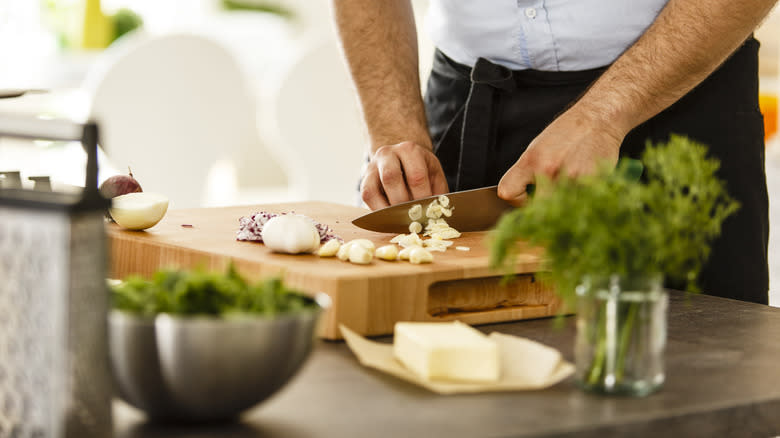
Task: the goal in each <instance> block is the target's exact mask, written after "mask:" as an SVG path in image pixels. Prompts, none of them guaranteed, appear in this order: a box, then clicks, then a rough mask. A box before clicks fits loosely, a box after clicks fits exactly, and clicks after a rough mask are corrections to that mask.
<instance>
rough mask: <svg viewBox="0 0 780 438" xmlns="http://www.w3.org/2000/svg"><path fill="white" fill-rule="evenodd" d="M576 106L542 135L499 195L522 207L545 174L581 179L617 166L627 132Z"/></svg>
mask: <svg viewBox="0 0 780 438" xmlns="http://www.w3.org/2000/svg"><path fill="white" fill-rule="evenodd" d="M576 108H577V107H576V106H575V107H573V108H571V109H570V110H568V111H566V112H565V113H563V114H562V115H561V116H560V117H558V118H557V119H556V120H554V121H553V122H552V123H551V124H550V125H549V126H548V127H547V128H546V129H545V130H544V131H542V133H541V134H539V135H538V136H537V137H536V138H535V139H534V140H533V141H532V142H531V144H530V145H528V149H526V151H525V152H524V153H523V155H521V156H520V158H519V159H518V160H517V162H516V163H515V164H514V165H512V167H511V168H509V170H508V171H507V172H506V173H505V174H504V176H503V177H502V178H501V181H500V182H499V183H498V196H499V197H500V198H502V199H504V200H507V201H509V202H510V203H511V204H513V205H522V204H524V203H525V202H526V200H527V198H528V194H527V193H526V187H527V186H528V185H529V184H535V182H536V177H537V176H540V175H544V176H546V177H547V178H550V179H553V180H554V179H555V178H557V177H558V176H560V175H567V176H569V177H577V176H581V175H587V174H590V173H593V172H594V171H595V170H596V168H597V166H598V165H599V163H602V162H607V163H610V164H615V163H617V160H618V152H619V150H620V145H621V143H622V142H623V137H624V136H625V133H623V132H622V131H620V130H619V129H616V127H614V126H608V124H606V123H602V122H599V121H598V120H597V118H594V117H590V116H589V115H588V114H586V113H583V112H582V111H580V110H578V109H576Z"/></svg>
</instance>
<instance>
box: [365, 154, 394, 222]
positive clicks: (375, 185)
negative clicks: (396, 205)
mask: <svg viewBox="0 0 780 438" xmlns="http://www.w3.org/2000/svg"><path fill="white" fill-rule="evenodd" d="M360 197H361V198H362V199H363V202H365V203H366V205H368V208H370V209H371V210H377V209H380V208H385V207H387V206H389V205H390V203H389V202H388V200H387V197H386V196H385V193H384V191H383V190H382V183H381V181H380V180H379V171H378V170H377V168H376V163H373V162H371V163H369V164H368V168H367V169H366V172H365V173H364V174H363V182H362V183H361V184H360Z"/></svg>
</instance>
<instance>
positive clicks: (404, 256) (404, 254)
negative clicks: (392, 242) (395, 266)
mask: <svg viewBox="0 0 780 438" xmlns="http://www.w3.org/2000/svg"><path fill="white" fill-rule="evenodd" d="M415 248H420V247H419V246H407V247H406V248H404V249H402V250H401V251H400V252H399V253H398V259H399V260H409V256H410V255H411V254H412V250H413V249H415Z"/></svg>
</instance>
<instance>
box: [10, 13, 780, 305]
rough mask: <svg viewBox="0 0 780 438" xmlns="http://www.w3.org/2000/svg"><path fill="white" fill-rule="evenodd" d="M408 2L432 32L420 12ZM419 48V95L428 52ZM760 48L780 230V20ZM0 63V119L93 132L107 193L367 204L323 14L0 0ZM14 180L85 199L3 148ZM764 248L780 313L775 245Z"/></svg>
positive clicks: (49, 158)
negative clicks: (122, 188) (136, 188)
mask: <svg viewBox="0 0 780 438" xmlns="http://www.w3.org/2000/svg"><path fill="white" fill-rule="evenodd" d="M413 3H414V6H415V14H416V16H417V20H418V23H419V24H421V25H423V26H424V25H425V23H424V21H425V11H426V8H427V1H426V0H414V1H413ZM418 35H419V42H420V48H421V49H420V70H421V80H422V83H421V86H424V82H425V79H426V78H427V75H428V69H429V67H430V62H431V55H432V51H433V47H432V45H431V43H430V41H429V40H428V38H427V36H426V34H425V32H424V31H422V32H419V33H418ZM756 35H757V38H758V39H759V40H760V41H761V43H762V49H761V60H760V62H761V65H760V70H761V83H760V85H761V107H762V112H763V113H764V117H765V118H764V121H765V127H766V138H767V177H768V183H769V190H770V202H771V204H770V208H771V217H770V221H771V222H772V224H773V225H774V224H780V202H776V200H777V199H778V197H780V146H778V145H777V143H778V142H780V139H779V138H778V137H779V136H778V135H777V134H776V131H777V124H778V111H777V105H778V104H777V99H778V98H777V95H778V91H780V81H779V80H778V70H780V14H778V12H777V11H775V12H773V14H772V15H770V17H769V18H768V19H767V20H766V21H765V23H764V24H763V25H762V26H761V27H760V28H759V29H758V30H757V32H756ZM0 59H2V62H0V95H2V96H6V97H5V98H0V111H14V112H30V113H37V114H41V113H44V114H48V115H51V116H65V117H70V118H74V119H77V120H84V119H87V118H94V119H96V120H98V121H99V123H100V126H101V129H102V131H101V134H102V137H101V146H102V148H103V152H104V154H103V155H102V157H101V162H100V163H101V174H100V179H101V180H102V179H105V178H107V177H108V176H111V175H113V174H116V173H123V172H127V169H128V167H129V168H131V169H132V172H133V174H134V176H135V177H136V178H137V179H138V180H139V181H140V183H141V185H142V186H143V188H144V191H153V192H161V193H164V194H166V195H167V196H168V197H169V198H170V199H171V207H172V208H187V207H198V206H221V205H237V204H262V203H273V202H280V201H297V200H312V199H314V200H322V201H330V202H339V203H344V204H357V203H358V202H359V199H358V196H357V184H358V176H359V174H360V168H361V165H362V163H363V162H364V160H365V147H366V138H367V137H366V135H365V132H364V131H363V128H362V126H361V124H360V116H359V112H358V108H357V102H356V98H355V96H354V91H353V89H352V86H351V84H350V82H349V78H348V75H347V72H346V68H345V66H344V63H343V61H342V59H341V57H340V54H339V49H338V44H337V39H336V35H335V31H334V28H333V24H332V20H331V16H330V11H329V6H328V2H327V1H325V0H165V1H159V0H24V1H21V0H0ZM10 96H16V97H10ZM9 170H21V171H23V173H26V174H29V175H32V174H37V175H41V174H46V175H50V176H51V178H52V181H53V182H54V183H61V184H65V185H67V184H72V185H79V184H83V179H84V173H83V171H84V156H83V153H82V152H81V149H80V147H79V146H78V145H73V144H67V143H52V142H41V141H36V142H33V143H22V142H19V141H12V140H9V139H0V172H2V171H9ZM26 183H27V182H26ZM773 229H774V230H780V228H776V227H775V228H773ZM770 240H771V241H770V269H771V271H772V283H771V284H772V286H771V287H772V292H771V295H772V298H771V301H772V303H773V304H775V305H780V258H778V256H777V253H778V252H780V250H779V249H778V248H780V232H775V233H773V234H772V236H771V238H770Z"/></svg>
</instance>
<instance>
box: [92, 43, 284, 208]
mask: <svg viewBox="0 0 780 438" xmlns="http://www.w3.org/2000/svg"><path fill="white" fill-rule="evenodd" d="M85 88H86V89H88V90H89V92H90V94H91V102H92V104H91V111H90V113H91V115H92V117H94V118H95V119H96V120H98V122H99V123H100V126H101V144H102V146H103V147H104V149H105V151H106V154H107V155H108V157H109V158H110V160H111V162H112V163H113V165H114V166H115V167H116V168H117V169H120V171H121V170H124V169H126V168H127V166H130V167H131V168H132V171H133V174H134V175H135V177H136V179H138V181H139V182H140V183H141V185H142V187H143V189H144V191H149V192H159V193H163V194H165V195H167V196H168V197H169V199H170V203H171V207H172V208H189V207H197V206H204V205H228V204H231V203H235V202H236V200H237V196H238V195H237V191H238V182H237V181H238V179H237V170H236V169H237V164H236V163H237V162H240V160H241V159H242V157H243V156H244V155H246V154H245V153H246V152H247V151H251V150H253V148H261V147H262V146H261V144H260V142H259V136H258V132H257V126H256V119H255V112H256V105H255V98H254V94H253V93H252V92H250V90H249V87H248V86H247V84H246V78H245V77H244V75H243V73H242V72H241V69H240V68H239V65H238V64H237V63H236V61H235V60H234V59H233V57H232V55H231V54H230V53H229V52H228V50H227V49H225V48H224V47H222V46H221V45H219V44H217V43H216V42H214V41H213V40H211V39H209V38H206V37H203V36H198V35H194V34H173V35H163V36H154V37H150V36H145V35H143V34H138V35H134V36H133V38H126V39H125V40H124V41H120V42H119V44H117V45H116V47H114V46H112V47H111V48H109V50H107V52H106V54H105V57H104V59H103V60H102V61H101V62H100V63H99V64H98V65H96V66H95V68H93V69H92V71H90V74H89V75H88V78H87V80H86V81H85ZM254 155H255V156H259V157H261V158H260V159H258V160H256V162H253V163H251V168H252V169H254V171H256V172H259V175H268V176H269V177H270V179H271V180H270V182H269V185H280V184H284V176H283V174H281V173H280V171H279V170H278V166H277V164H276V162H275V161H274V159H273V158H272V157H270V156H269V155H268V154H260V155H257V154H254ZM104 176H105V177H108V176H109V175H104ZM261 201H262V200H258V201H257V202H261Z"/></svg>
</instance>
